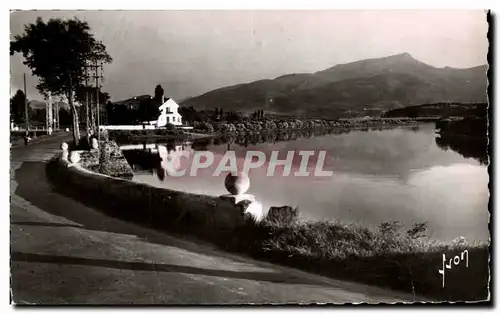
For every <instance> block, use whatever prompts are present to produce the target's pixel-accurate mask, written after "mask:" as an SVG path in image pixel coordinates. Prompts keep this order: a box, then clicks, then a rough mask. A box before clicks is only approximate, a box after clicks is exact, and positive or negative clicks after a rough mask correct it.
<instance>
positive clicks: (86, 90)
mask: <svg viewBox="0 0 500 314" xmlns="http://www.w3.org/2000/svg"><path fill="white" fill-rule="evenodd" d="M85 130H86V132H87V139H89V138H90V120H89V77H88V70H87V66H85Z"/></svg>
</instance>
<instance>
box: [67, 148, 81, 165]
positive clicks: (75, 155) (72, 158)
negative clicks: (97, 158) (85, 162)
mask: <svg viewBox="0 0 500 314" xmlns="http://www.w3.org/2000/svg"><path fill="white" fill-rule="evenodd" d="M79 161H80V153H79V152H77V151H72V152H71V153H70V154H69V162H70V163H72V164H77V163H78V162H79Z"/></svg>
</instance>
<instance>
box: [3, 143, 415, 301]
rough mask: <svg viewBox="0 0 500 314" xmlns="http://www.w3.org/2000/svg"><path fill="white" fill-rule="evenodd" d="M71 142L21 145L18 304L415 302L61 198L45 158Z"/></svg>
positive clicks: (14, 217) (15, 154)
mask: <svg viewBox="0 0 500 314" xmlns="http://www.w3.org/2000/svg"><path fill="white" fill-rule="evenodd" d="M62 140H64V137H62V138H61V137H58V138H52V139H50V140H45V141H43V142H40V143H35V144H33V145H29V146H27V147H16V148H12V149H11V159H12V162H11V207H10V208H11V275H12V276H11V285H12V299H13V302H14V303H16V304H33V303H36V304H186V303H187V304H228V303H297V302H302V303H311V302H328V303H330V302H333V303H344V302H375V303H377V302H397V301H401V300H407V301H412V300H413V296H412V295H406V294H400V293H394V292H391V291H387V290H382V289H379V288H374V287H369V286H365V285H360V284H355V283H349V282H344V281H338V280H333V279H327V278H324V277H320V276H315V275H311V274H308V273H304V272H301V271H298V270H294V269H289V268H285V267H280V266H275V265H271V264H268V263H263V262H258V261H254V260H251V259H248V258H244V257H240V256H235V255H231V254H228V253H225V252H221V251H219V250H217V249H216V248H214V247H211V246H209V245H205V244H199V243H194V242H189V241H186V240H181V239H177V238H174V237H171V236H168V235H166V234H164V233H161V232H157V231H153V230H150V229H147V228H143V227H139V226H136V225H134V224H130V223H127V222H123V221H120V220H117V219H114V218H110V217H108V216H105V215H104V214H102V213H101V212H99V211H97V210H94V209H92V208H89V207H86V206H84V205H82V204H80V203H78V202H76V201H74V200H72V199H70V198H67V197H65V196H62V195H60V194H58V193H57V192H55V191H54V190H53V189H52V187H51V186H50V184H49V183H48V182H47V180H46V178H45V162H46V161H47V160H48V159H49V158H50V157H51V156H52V155H53V154H54V153H55V152H56V151H57V150H58V148H59V145H60V143H61V141H62Z"/></svg>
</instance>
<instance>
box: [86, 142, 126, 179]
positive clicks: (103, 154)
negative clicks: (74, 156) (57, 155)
mask: <svg viewBox="0 0 500 314" xmlns="http://www.w3.org/2000/svg"><path fill="white" fill-rule="evenodd" d="M80 158H81V160H80V165H81V166H82V168H84V169H87V170H90V171H94V172H97V173H102V174H105V175H109V176H112V177H118V178H124V179H132V177H133V175H134V174H133V171H132V169H131V168H130V165H129V164H128V162H127V160H125V157H124V156H123V154H122V152H121V151H120V148H119V146H118V145H117V144H116V143H115V142H113V141H101V142H100V143H99V148H98V149H96V150H85V151H83V152H82V153H81V154H80Z"/></svg>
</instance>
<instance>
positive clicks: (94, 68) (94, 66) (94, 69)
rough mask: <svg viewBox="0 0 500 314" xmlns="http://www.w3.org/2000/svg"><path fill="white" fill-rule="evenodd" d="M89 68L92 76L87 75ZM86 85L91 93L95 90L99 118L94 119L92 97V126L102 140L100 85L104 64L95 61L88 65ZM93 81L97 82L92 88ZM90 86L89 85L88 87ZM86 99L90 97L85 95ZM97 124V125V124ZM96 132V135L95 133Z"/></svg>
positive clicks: (96, 109)
mask: <svg viewBox="0 0 500 314" xmlns="http://www.w3.org/2000/svg"><path fill="white" fill-rule="evenodd" d="M87 68H90V69H91V70H90V73H91V74H90V75H89V74H88V73H87ZM99 68H100V69H101V72H100V73H99ZM85 72H86V74H85V84H86V86H87V87H88V88H87V90H88V92H90V90H91V89H92V88H95V106H96V108H95V111H97V113H96V115H97V117H94V108H93V106H92V97H90V124H91V125H92V128H95V129H96V130H94V131H95V132H97V137H98V140H100V134H99V126H100V108H99V96H100V88H101V86H100V84H101V81H102V79H103V76H102V72H103V64H102V62H101V63H100V64H98V61H97V60H94V61H93V62H91V63H90V64H89V65H86V69H85ZM89 78H90V79H91V80H90V82H92V79H94V80H95V86H92V83H90V84H88V79H89ZM87 84H88V85H87ZM85 95H86V97H87V95H88V93H87V94H85ZM96 122H97V123H96ZM95 132H94V133H95Z"/></svg>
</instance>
